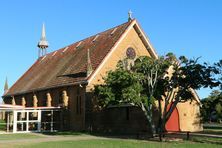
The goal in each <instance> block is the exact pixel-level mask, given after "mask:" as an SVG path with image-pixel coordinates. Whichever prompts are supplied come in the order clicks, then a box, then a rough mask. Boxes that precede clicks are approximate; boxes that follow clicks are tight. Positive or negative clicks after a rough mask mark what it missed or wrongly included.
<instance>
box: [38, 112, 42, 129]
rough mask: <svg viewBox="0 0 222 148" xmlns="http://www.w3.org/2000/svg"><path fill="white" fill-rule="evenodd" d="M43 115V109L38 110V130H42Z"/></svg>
mask: <svg viewBox="0 0 222 148" xmlns="http://www.w3.org/2000/svg"><path fill="white" fill-rule="evenodd" d="M41 116H42V110H38V132H40V131H41Z"/></svg>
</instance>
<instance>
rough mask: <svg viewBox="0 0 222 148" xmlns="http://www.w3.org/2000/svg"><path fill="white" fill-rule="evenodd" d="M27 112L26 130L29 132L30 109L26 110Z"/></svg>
mask: <svg viewBox="0 0 222 148" xmlns="http://www.w3.org/2000/svg"><path fill="white" fill-rule="evenodd" d="M25 113H26V116H27V117H26V132H28V131H29V122H28V121H29V111H26V112H25Z"/></svg>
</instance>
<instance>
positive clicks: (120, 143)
mask: <svg viewBox="0 0 222 148" xmlns="http://www.w3.org/2000/svg"><path fill="white" fill-rule="evenodd" d="M18 147H23V148H28V147H32V148H43V147H44V148H60V147H62V148H71V147H78V148H88V147H90V148H114V147H115V148H137V147H138V148H159V147H160V148H174V147H175V148H217V147H221V145H216V144H207V143H195V142H187V141H185V142H153V141H139V140H122V139H118V140H117V139H108V140H99V139H98V140H80V141H57V142H43V143H37V144H29V145H25V146H24V145H23V146H18Z"/></svg>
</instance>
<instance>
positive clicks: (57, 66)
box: [4, 22, 130, 96]
mask: <svg viewBox="0 0 222 148" xmlns="http://www.w3.org/2000/svg"><path fill="white" fill-rule="evenodd" d="M129 25H130V22H126V23H124V24H122V25H119V26H117V27H114V28H112V29H109V30H106V31H104V32H101V33H99V34H96V35H94V36H91V37H88V38H86V39H84V40H81V41H78V42H76V43H73V44H71V45H69V46H66V47H64V48H61V49H59V50H56V51H54V52H51V53H49V54H47V55H45V56H44V57H41V58H39V59H38V60H37V61H36V62H35V63H34V64H33V65H32V66H31V67H30V68H29V69H28V70H27V71H26V72H25V73H24V75H23V76H22V77H21V78H20V79H18V81H17V82H16V83H15V84H14V85H13V86H12V87H11V88H10V89H9V91H8V92H7V93H6V94H5V95H4V96H10V95H17V94H23V93H27V92H32V91H38V90H43V89H48V88H52V87H59V86H63V85H71V84H75V83H79V82H84V81H86V80H87V76H86V72H87V50H88V49H90V58H91V62H92V67H93V70H95V69H96V68H97V67H98V66H99V64H100V63H101V62H102V60H103V59H104V58H105V56H106V55H107V54H108V53H109V52H110V50H111V49H112V47H113V46H114V44H115V43H116V42H117V41H118V39H119V38H120V37H121V35H122V34H123V33H124V32H125V30H126V29H127V27H128V26H129ZM111 33H113V34H111ZM95 38H96V39H95Z"/></svg>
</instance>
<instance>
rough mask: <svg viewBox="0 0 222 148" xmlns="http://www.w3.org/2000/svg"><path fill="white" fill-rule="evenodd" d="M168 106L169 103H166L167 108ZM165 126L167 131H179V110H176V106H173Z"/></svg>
mask: <svg viewBox="0 0 222 148" xmlns="http://www.w3.org/2000/svg"><path fill="white" fill-rule="evenodd" d="M169 107H170V104H169V105H168V108H169ZM165 128H166V130H167V131H168V132H178V131H180V123H179V112H178V110H177V108H175V109H174V110H173V112H172V114H171V116H170V118H169V120H168V121H167V123H166V126H165Z"/></svg>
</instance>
